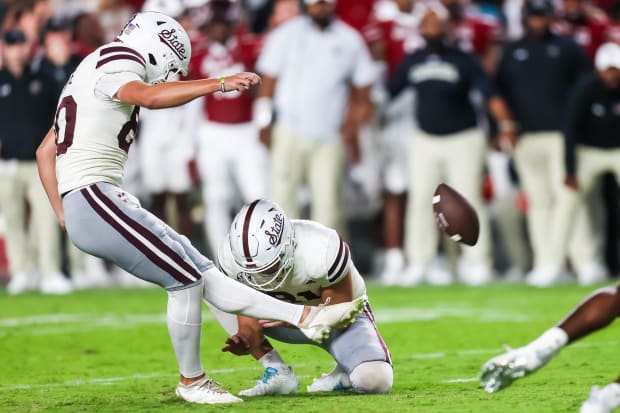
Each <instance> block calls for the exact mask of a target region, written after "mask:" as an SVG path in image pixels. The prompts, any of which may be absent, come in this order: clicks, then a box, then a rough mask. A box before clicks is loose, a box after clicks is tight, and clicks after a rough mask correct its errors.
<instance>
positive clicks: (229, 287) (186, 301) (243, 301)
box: [37, 12, 363, 403]
mask: <svg viewBox="0 0 620 413" xmlns="http://www.w3.org/2000/svg"><path fill="white" fill-rule="evenodd" d="M190 55H191V45H190V42H189V38H188V36H187V33H186V32H185V30H184V29H183V28H182V27H181V25H180V24H179V23H178V22H177V21H176V20H174V19H172V18H170V17H168V16H166V15H164V14H161V13H155V12H146V13H138V14H136V15H134V17H133V18H132V19H131V20H130V21H129V22H128V23H127V25H126V26H125V27H124V28H123V30H122V31H121V33H120V34H119V36H118V41H117V42H112V43H109V44H106V45H104V46H102V47H100V48H99V49H97V50H95V51H94V52H93V53H91V54H90V55H88V56H87V57H86V58H85V59H84V60H83V61H82V63H81V64H80V65H79V67H78V68H77V69H76V71H75V72H74V73H73V75H72V76H71V78H70V79H69V81H68V82H67V84H66V85H65V88H64V89H63V92H62V94H61V96H60V101H59V104H58V109H57V112H56V121H55V125H54V129H52V130H50V131H49V132H48V134H47V135H46V137H45V139H44V140H43V142H42V143H41V146H40V147H39V149H38V150H37V163H38V166H39V174H40V177H41V181H42V182H43V185H44V187H45V190H46V192H47V194H48V197H49V198H50V201H51V204H52V207H53V209H54V211H55V213H56V216H57V217H58V219H59V221H60V223H61V225H63V226H66V230H67V233H68V235H69V238H70V239H71V241H72V242H73V243H74V244H75V245H76V246H77V247H78V248H80V249H82V250H84V251H86V252H88V253H90V254H92V255H95V256H99V257H102V258H105V259H108V260H110V261H112V262H113V263H115V264H117V265H118V266H120V267H121V268H123V269H124V270H126V271H128V272H131V273H132V274H134V275H136V276H137V277H138V278H141V279H144V280H146V281H150V282H153V283H155V284H158V285H160V286H161V287H163V288H165V289H166V290H167V291H168V310H167V323H168V331H169V334H170V338H171V341H172V344H173V347H174V350H175V353H176V356H177V361H178V364H179V370H180V372H181V377H180V383H179V385H178V386H177V388H176V394H177V396H178V397H180V398H183V399H185V400H187V401H190V402H195V403H235V402H240V401H242V400H241V399H239V398H237V397H235V396H233V395H232V394H230V393H229V392H227V391H225V390H224V389H222V388H221V387H220V386H219V384H218V383H216V382H215V381H213V380H212V379H210V378H209V377H208V376H206V374H205V371H204V369H203V367H202V362H201V360H200V333H201V322H202V320H201V305H202V298H203V297H204V299H205V300H206V301H207V302H209V303H212V304H213V305H214V306H216V307H218V308H220V309H221V310H223V311H228V312H233V313H240V314H246V315H251V316H253V317H258V318H265V319H272V320H274V319H275V320H278V319H281V320H283V321H286V322H288V323H292V324H294V325H297V326H300V327H301V330H302V332H304V334H307V335H308V337H310V338H312V339H315V340H318V341H321V340H322V339H323V338H324V337H326V335H327V334H329V331H330V330H331V328H333V327H342V326H344V325H346V324H348V323H349V322H351V321H352V320H353V319H354V316H355V314H357V313H358V312H359V311H361V307H362V306H363V302H362V300H357V301H356V302H354V303H344V304H341V305H335V306H328V307H315V308H310V307H302V306H295V305H291V304H288V303H283V302H281V301H279V300H275V299H273V298H271V297H266V296H265V295H264V294H260V293H257V292H256V291H254V290H252V289H251V288H247V287H246V286H243V285H241V284H239V283H236V282H234V281H232V280H230V279H229V278H228V277H226V276H225V275H224V274H222V273H220V272H219V271H218V270H217V269H216V268H214V266H213V263H212V262H211V261H210V260H209V259H207V258H206V257H204V256H202V255H201V254H200V253H199V252H198V251H197V250H196V249H195V248H194V247H193V246H192V245H191V244H190V243H189V240H188V239H187V238H186V237H183V236H181V235H179V234H178V233H176V232H175V231H174V230H172V229H171V228H170V227H168V226H167V225H166V224H165V223H164V222H163V221H161V220H160V219H158V218H156V217H155V216H154V215H153V214H151V213H149V212H148V211H146V210H145V209H143V208H142V207H141V206H140V203H139V202H138V201H137V199H136V198H135V197H134V196H133V195H131V194H129V193H127V192H125V191H123V190H122V189H121V184H122V178H123V168H124V165H125V162H126V161H127V151H128V149H129V146H130V145H131V142H132V140H133V138H134V136H135V130H136V127H137V122H138V111H139V108H140V106H146V107H149V108H163V107H172V106H178V105H182V104H184V103H187V102H189V101H191V100H193V99H195V98H197V97H199V96H203V95H206V94H210V93H214V92H217V91H221V92H226V91H228V90H240V91H244V90H248V89H249V88H250V87H251V86H253V85H256V84H258V83H260V78H259V77H258V76H257V75H256V74H254V73H238V74H236V75H233V76H227V77H222V78H220V79H203V80H197V81H191V82H170V83H166V81H167V79H168V77H169V76H170V75H172V74H173V73H179V72H180V73H183V74H186V72H187V64H188V61H189V58H190ZM146 139H148V137H145V140H146ZM59 194H60V195H59Z"/></svg>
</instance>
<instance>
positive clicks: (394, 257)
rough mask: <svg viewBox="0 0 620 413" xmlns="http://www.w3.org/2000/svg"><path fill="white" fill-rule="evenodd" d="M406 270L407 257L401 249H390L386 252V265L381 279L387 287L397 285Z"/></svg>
mask: <svg viewBox="0 0 620 413" xmlns="http://www.w3.org/2000/svg"><path fill="white" fill-rule="evenodd" d="M404 269H405V256H404V254H403V251H402V250H401V249H400V248H388V249H387V250H386V251H385V263H384V266H383V271H381V275H380V276H379V279H380V280H381V284H383V285H386V286H392V285H397V284H398V280H399V279H400V277H401V276H402V274H403V271H404Z"/></svg>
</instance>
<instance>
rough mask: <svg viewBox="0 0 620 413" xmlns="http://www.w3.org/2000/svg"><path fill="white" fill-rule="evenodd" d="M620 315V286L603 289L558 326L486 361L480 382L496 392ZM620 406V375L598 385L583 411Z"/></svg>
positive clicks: (590, 412) (603, 412) (592, 412)
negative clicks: (603, 385)
mask: <svg viewBox="0 0 620 413" xmlns="http://www.w3.org/2000/svg"><path fill="white" fill-rule="evenodd" d="M618 316H620V286H616V287H607V288H601V289H599V290H597V291H595V292H594V293H593V294H592V295H590V296H589V297H588V298H586V300H585V301H583V302H582V303H581V304H579V305H578V306H577V308H575V309H574V310H573V311H572V312H571V313H570V314H569V315H568V316H567V317H566V318H564V319H563V320H562V321H561V322H560V323H559V324H558V325H556V326H554V327H551V328H550V329H549V330H547V331H545V332H544V333H543V334H542V335H541V336H540V337H538V338H537V339H536V340H534V341H532V342H531V343H529V344H527V345H525V346H523V347H519V348H516V349H513V350H510V351H508V352H507V353H505V354H502V355H500V356H497V357H494V358H492V359H491V360H489V361H488V362H486V363H485V364H484V366H483V367H482V373H481V376H480V383H481V385H482V387H484V389H485V390H486V391H487V392H489V393H494V392H496V391H499V390H501V389H503V388H505V387H507V386H509V385H510V384H511V383H512V382H513V381H514V380H516V379H518V378H521V377H524V376H527V375H529V374H531V373H533V372H535V371H536V370H538V369H540V368H541V367H542V366H544V365H545V364H547V363H548V362H549V361H550V360H551V359H552V358H553V357H554V356H555V355H556V354H558V353H559V352H560V350H561V349H562V348H564V347H565V346H567V345H569V344H571V343H573V342H575V341H577V340H578V339H580V338H582V337H585V336H587V335H589V334H591V333H593V332H595V331H598V330H601V329H603V328H605V327H607V326H608V325H609V324H611V322H612V321H614V320H615V319H616V318H617V317H618ZM616 407H620V377H619V378H618V379H616V381H615V382H614V383H610V384H608V385H607V386H605V387H603V388H600V387H598V386H594V387H593V388H592V391H591V392H590V397H589V398H588V400H586V401H585V402H584V404H583V405H582V406H581V410H580V412H581V413H610V412H611V411H612V410H613V409H614V408H616Z"/></svg>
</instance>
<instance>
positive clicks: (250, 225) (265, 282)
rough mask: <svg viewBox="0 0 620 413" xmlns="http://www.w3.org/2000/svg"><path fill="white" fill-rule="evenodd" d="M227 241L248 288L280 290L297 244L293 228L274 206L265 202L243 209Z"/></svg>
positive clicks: (253, 203) (280, 210)
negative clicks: (242, 271) (241, 269)
mask: <svg viewBox="0 0 620 413" xmlns="http://www.w3.org/2000/svg"><path fill="white" fill-rule="evenodd" d="M228 237H229V242H230V248H231V250H232V255H233V259H234V260H235V262H236V263H237V264H238V265H239V266H240V267H241V268H243V270H244V273H243V274H242V276H243V278H244V280H245V282H246V283H247V284H248V285H250V286H251V287H253V288H256V289H259V290H262V291H274V290H277V289H278V288H280V286H281V285H282V284H283V283H284V281H285V280H286V278H287V277H288V275H289V274H290V272H291V270H292V268H293V255H294V253H295V247H296V245H297V244H296V242H295V234H294V232H293V225H292V224H291V221H289V219H288V218H287V217H286V215H285V214H284V211H282V209H281V208H280V207H279V206H278V205H276V204H275V203H274V202H272V201H268V200H266V199H258V200H256V201H254V202H252V203H250V204H247V205H244V206H243V208H241V211H239V213H238V214H237V216H236V217H235V219H234V220H233V222H232V225H231V226H230V232H229V234H228Z"/></svg>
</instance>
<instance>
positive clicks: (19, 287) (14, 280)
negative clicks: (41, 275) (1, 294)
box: [6, 272, 36, 295]
mask: <svg viewBox="0 0 620 413" xmlns="http://www.w3.org/2000/svg"><path fill="white" fill-rule="evenodd" d="M34 289H36V280H35V279H34V277H33V276H32V275H30V274H28V273H25V272H20V273H16V274H14V275H13V276H11V281H9V283H8V284H7V286H6V291H7V292H8V293H9V294H11V295H17V294H23V293H25V292H26V291H32V290H34Z"/></svg>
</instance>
